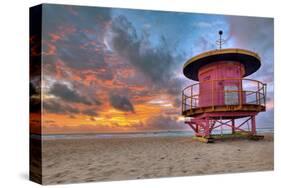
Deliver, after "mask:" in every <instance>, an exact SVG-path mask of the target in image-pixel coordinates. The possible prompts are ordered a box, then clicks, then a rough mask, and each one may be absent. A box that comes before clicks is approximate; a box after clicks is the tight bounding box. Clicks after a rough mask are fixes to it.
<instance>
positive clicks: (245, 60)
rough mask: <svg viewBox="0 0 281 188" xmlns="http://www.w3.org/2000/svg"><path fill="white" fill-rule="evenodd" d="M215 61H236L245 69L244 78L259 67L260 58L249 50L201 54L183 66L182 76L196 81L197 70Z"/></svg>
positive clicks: (234, 49)
mask: <svg viewBox="0 0 281 188" xmlns="http://www.w3.org/2000/svg"><path fill="white" fill-rule="evenodd" d="M217 61H238V62H240V63H242V64H243V65H244V67H245V75H244V77H245V76H248V75H250V74H252V73H254V72H256V71H257V70H258V69H259V68H260V66H261V61H260V56H259V55H258V54H257V53H254V52H251V51H249V50H244V49H238V48H226V49H220V50H212V51H207V52H204V53H201V54H199V55H196V56H194V57H192V58H191V59H189V60H188V61H187V62H186V63H185V64H184V66H183V74H184V75H185V76H186V77H187V78H189V79H192V80H195V81H198V71H199V69H200V68H201V67H202V66H204V65H207V64H210V63H214V62H217Z"/></svg>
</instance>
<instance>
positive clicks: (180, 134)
mask: <svg viewBox="0 0 281 188" xmlns="http://www.w3.org/2000/svg"><path fill="white" fill-rule="evenodd" d="M257 132H258V133H273V132H274V128H257ZM220 133H223V134H227V133H231V130H230V129H224V130H223V132H221V130H219V129H217V130H214V131H213V134H220ZM193 135H194V132H193V131H192V130H186V131H153V132H152V131H150V132H109V133H101V132H99V133H70V134H42V135H39V134H31V138H35V139H40V138H42V139H43V140H58V139H111V138H145V137H190V136H193Z"/></svg>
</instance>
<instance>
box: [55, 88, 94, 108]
mask: <svg viewBox="0 0 281 188" xmlns="http://www.w3.org/2000/svg"><path fill="white" fill-rule="evenodd" d="M50 93H51V94H53V95H55V96H57V97H59V98H61V99H62V100H65V101H68V102H76V103H82V104H85V105H92V104H93V103H92V102H91V101H89V100H88V99H87V98H86V97H84V96H81V95H80V94H79V93H78V92H77V91H75V90H73V89H70V88H69V87H68V86H67V85H65V84H60V83H55V84H54V85H53V87H52V88H51V89H50Z"/></svg>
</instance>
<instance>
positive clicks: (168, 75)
mask: <svg viewBox="0 0 281 188" xmlns="http://www.w3.org/2000/svg"><path fill="white" fill-rule="evenodd" d="M112 32H113V36H114V37H113V38H112V41H111V43H112V46H113V49H114V50H115V51H116V52H117V53H119V54H120V56H122V57H123V58H126V59H127V60H128V61H129V63H131V64H132V65H133V66H134V67H136V68H137V69H138V70H139V71H141V72H142V73H143V74H144V75H146V76H147V77H148V78H149V79H150V80H151V81H152V82H153V83H155V85H154V86H156V87H157V88H158V87H163V88H169V89H171V88H173V87H179V88H180V85H181V82H179V80H176V79H174V76H175V75H174V72H173V71H175V70H176V69H177V67H180V63H179V62H180V60H179V57H178V56H177V55H176V54H175V53H174V54H173V53H172V51H171V49H170V48H171V46H170V45H169V43H168V41H167V40H166V38H165V37H164V36H161V37H160V38H159V45H158V46H156V47H155V46H153V45H152V44H151V43H150V41H149V33H148V32H146V31H142V34H141V36H140V37H139V36H138V34H137V31H136V28H134V26H133V24H132V23H131V22H130V21H128V19H127V18H126V17H125V16H121V15H120V16H118V17H116V18H115V19H114V21H113V24H112ZM169 91H170V90H169Z"/></svg>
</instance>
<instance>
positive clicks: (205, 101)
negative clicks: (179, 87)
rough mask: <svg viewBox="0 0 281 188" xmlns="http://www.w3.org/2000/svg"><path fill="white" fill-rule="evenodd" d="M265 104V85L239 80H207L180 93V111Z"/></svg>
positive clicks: (255, 81)
mask: <svg viewBox="0 0 281 188" xmlns="http://www.w3.org/2000/svg"><path fill="white" fill-rule="evenodd" d="M246 104H252V105H260V106H264V107H265V104H266V84H264V83H262V82H260V81H257V80H253V79H241V78H229V79H219V80H208V81H204V82H200V83H196V84H193V85H190V86H187V87H186V88H184V89H183V91H182V111H183V112H185V111H187V110H190V111H192V109H195V108H200V107H213V108H214V107H216V106H234V105H235V106H243V105H246Z"/></svg>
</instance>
